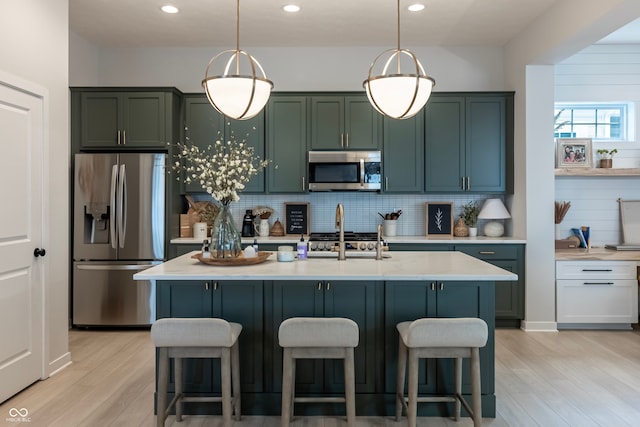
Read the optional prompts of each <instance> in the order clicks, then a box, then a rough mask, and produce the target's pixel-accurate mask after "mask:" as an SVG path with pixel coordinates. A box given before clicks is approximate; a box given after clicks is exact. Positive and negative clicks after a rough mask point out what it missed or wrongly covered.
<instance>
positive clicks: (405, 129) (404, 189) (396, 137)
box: [382, 114, 424, 193]
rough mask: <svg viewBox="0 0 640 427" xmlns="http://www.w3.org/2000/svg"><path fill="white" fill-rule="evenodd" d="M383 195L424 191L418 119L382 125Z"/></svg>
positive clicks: (387, 122)
mask: <svg viewBox="0 0 640 427" xmlns="http://www.w3.org/2000/svg"><path fill="white" fill-rule="evenodd" d="M383 129H384V144H383V145H384V149H383V159H382V164H383V166H384V183H383V185H384V187H383V189H384V191H385V192H387V193H421V192H422V191H423V190H424V144H423V143H422V141H424V125H423V120H422V115H420V114H419V115H417V116H415V117H412V118H410V119H406V120H394V119H390V118H388V117H385V118H384V121H383Z"/></svg>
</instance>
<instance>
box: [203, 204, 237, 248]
mask: <svg viewBox="0 0 640 427" xmlns="http://www.w3.org/2000/svg"><path fill="white" fill-rule="evenodd" d="M210 251H211V257H212V258H219V259H220V258H236V257H237V256H238V255H240V253H241V252H242V237H241V236H240V232H239V231H238V229H237V228H236V224H235V222H234V221H233V215H232V214H231V207H230V206H229V203H228V202H226V203H225V202H223V203H222V204H221V205H220V210H219V211H218V214H217V215H216V219H215V220H214V221H213V226H212V227H211V247H210Z"/></svg>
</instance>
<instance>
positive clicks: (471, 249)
mask: <svg viewBox="0 0 640 427" xmlns="http://www.w3.org/2000/svg"><path fill="white" fill-rule="evenodd" d="M455 250H457V251H460V252H464V253H466V254H468V255H471V256H473V257H476V258H479V259H481V260H483V261H486V262H488V263H490V264H493V265H495V266H497V267H500V268H503V269H505V270H507V271H511V272H512V273H515V274H517V275H518V280H514V281H497V282H496V323H497V325H498V326H515V327H519V326H520V320H521V319H523V318H524V292H525V289H524V283H525V268H524V245H507V244H500V245H455Z"/></svg>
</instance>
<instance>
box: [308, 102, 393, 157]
mask: <svg viewBox="0 0 640 427" xmlns="http://www.w3.org/2000/svg"><path fill="white" fill-rule="evenodd" d="M380 118H381V116H380V114H378V113H377V112H376V111H375V110H374V109H373V107H372V106H371V104H370V103H369V100H368V99H367V97H366V96H364V95H351V96H338V95H336V96H329V95H320V96H312V97H311V122H310V130H311V149H313V150H379V149H380V135H381V130H380V127H381V120H380Z"/></svg>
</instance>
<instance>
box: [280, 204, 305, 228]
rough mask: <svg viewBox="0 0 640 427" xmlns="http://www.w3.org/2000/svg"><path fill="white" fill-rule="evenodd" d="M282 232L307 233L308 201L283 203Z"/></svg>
mask: <svg viewBox="0 0 640 427" xmlns="http://www.w3.org/2000/svg"><path fill="white" fill-rule="evenodd" d="M284 233H285V234H298V235H300V234H305V235H308V234H309V203H308V202H307V203H305V202H299V203H285V204H284Z"/></svg>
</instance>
